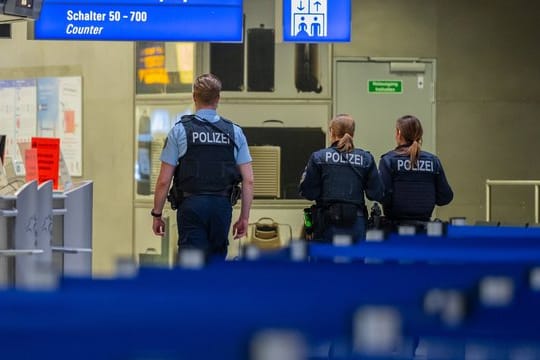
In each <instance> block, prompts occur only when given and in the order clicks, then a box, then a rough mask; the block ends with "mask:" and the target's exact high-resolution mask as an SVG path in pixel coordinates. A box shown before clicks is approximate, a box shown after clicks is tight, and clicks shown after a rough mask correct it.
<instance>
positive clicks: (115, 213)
mask: <svg viewBox="0 0 540 360" xmlns="http://www.w3.org/2000/svg"><path fill="white" fill-rule="evenodd" d="M12 30H13V39H11V40H0V74H1V75H2V78H10V77H19V78H20V77H23V78H24V77H26V76H29V77H33V76H66V75H80V76H82V79H83V176H82V178H84V179H91V180H93V181H94V212H93V221H94V226H93V246H94V257H93V266H94V269H95V272H96V274H107V273H110V272H111V271H112V269H113V266H114V263H115V259H116V257H117V256H125V255H131V253H132V247H133V244H132V242H133V241H132V239H133V230H132V229H133V221H132V213H133V200H132V197H133V196H132V187H133V185H132V178H133V151H134V150H133V146H134V145H133V144H134V141H133V138H134V136H133V126H132V123H133V108H134V105H133V104H134V101H133V93H134V83H133V66H132V58H133V44H132V43H130V42H114V43H105V42H64V41H31V40H26V25H25V23H17V24H14V25H13V26H12ZM76 180H77V179H74V181H76Z"/></svg>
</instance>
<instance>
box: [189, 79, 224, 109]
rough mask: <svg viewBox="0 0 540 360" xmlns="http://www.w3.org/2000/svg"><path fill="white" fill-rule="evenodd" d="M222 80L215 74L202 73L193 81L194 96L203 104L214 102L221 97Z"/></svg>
mask: <svg viewBox="0 0 540 360" xmlns="http://www.w3.org/2000/svg"><path fill="white" fill-rule="evenodd" d="M220 92H221V80H219V79H218V77H217V76H215V75H214V74H202V75H199V76H197V78H196V79H195V81H194V82H193V97H194V98H195V99H197V100H198V101H200V102H201V103H203V104H212V103H214V102H216V101H217V100H218V99H219V93H220Z"/></svg>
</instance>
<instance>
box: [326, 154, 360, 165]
mask: <svg viewBox="0 0 540 360" xmlns="http://www.w3.org/2000/svg"><path fill="white" fill-rule="evenodd" d="M326 162H327V163H334V164H353V165H360V166H362V165H364V157H363V156H362V155H359V154H354V153H339V152H327V153H326Z"/></svg>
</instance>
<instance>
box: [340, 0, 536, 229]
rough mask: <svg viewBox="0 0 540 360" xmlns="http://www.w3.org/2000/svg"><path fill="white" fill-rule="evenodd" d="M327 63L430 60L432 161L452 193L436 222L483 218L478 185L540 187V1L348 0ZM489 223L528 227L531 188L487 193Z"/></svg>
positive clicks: (482, 199)
mask: <svg viewBox="0 0 540 360" xmlns="http://www.w3.org/2000/svg"><path fill="white" fill-rule="evenodd" d="M352 4H353V22H352V29H353V35H352V42H351V43H350V44H341V45H336V46H334V55H335V56H383V57H409V56H410V57H426V58H434V59H436V61H437V77H438V79H437V89H436V118H437V120H436V122H437V136H436V142H437V152H438V155H439V156H440V157H441V159H442V161H443V163H444V165H445V170H446V172H447V175H448V178H449V180H450V182H451V184H452V186H453V188H454V191H455V199H454V201H453V203H452V204H451V205H449V206H447V207H444V208H441V210H440V211H439V216H440V217H442V218H448V217H450V216H466V217H467V218H468V219H469V222H475V221H477V220H483V219H484V218H485V192H484V184H485V180H486V179H535V180H538V179H540V166H538V160H537V159H536V153H537V144H538V140H537V137H538V135H539V134H540V120H539V115H538V113H539V111H540V82H539V81H538V79H540V66H539V65H538V64H540V47H539V46H538V39H539V38H540V31H539V29H538V26H537V25H538V20H539V18H538V14H540V2H537V1H530V0H518V1H514V2H508V1H502V0H500V1H497V0H478V1H468V0H439V1H434V0H353V1H352ZM493 191H494V193H493V204H494V206H493V218H494V219H497V220H501V221H505V222H508V223H525V222H531V221H533V220H534V211H533V206H534V203H533V194H534V193H533V189H532V188H525V189H522V188H519V189H509V188H494V189H493Z"/></svg>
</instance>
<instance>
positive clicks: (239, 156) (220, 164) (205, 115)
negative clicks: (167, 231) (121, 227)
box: [151, 74, 253, 257]
mask: <svg viewBox="0 0 540 360" xmlns="http://www.w3.org/2000/svg"><path fill="white" fill-rule="evenodd" d="M220 91H221V82H220V80H219V79H218V78H217V77H216V76H214V75H212V74H203V75H200V76H198V77H197V78H196V79H195V82H194V84H193V101H194V103H195V110H196V111H195V114H194V115H187V116H184V117H182V119H181V120H180V121H179V122H178V123H176V125H175V126H174V127H173V128H172V129H171V131H170V132H169V134H168V136H167V141H166V143H165V146H164V148H163V151H162V153H161V161H162V163H161V170H160V173H159V176H158V179H157V182H156V187H155V194H154V208H153V209H152V212H151V215H152V216H153V218H154V220H153V224H152V229H153V231H154V234H156V235H160V236H163V235H164V225H165V223H164V221H163V218H162V211H163V207H164V204H165V200H166V198H167V193H168V191H169V188H170V186H171V180H172V179H173V175H174V184H173V187H174V189H173V190H175V191H176V193H177V194H179V197H180V199H177V201H178V202H179V203H178V204H177V206H178V210H177V222H178V234H179V240H178V248H179V251H181V250H182V249H185V248H196V249H200V250H202V251H204V252H205V253H206V255H208V256H211V255H219V256H223V257H224V256H225V255H226V254H227V245H228V242H229V241H228V237H229V228H230V225H231V217H232V206H231V192H233V189H234V187H235V185H236V184H238V183H239V182H240V181H241V183H242V195H241V199H242V205H241V210H240V216H239V218H238V221H236V223H235V224H234V225H233V236H234V238H235V239H236V238H240V237H242V236H244V235H245V234H246V232H247V227H248V219H249V211H250V207H251V202H252V199H253V171H252V167H251V155H250V153H249V149H248V145H247V141H246V137H245V136H244V133H243V132H242V130H241V128H240V127H239V126H237V125H236V124H233V123H232V122H230V121H229V120H226V119H224V118H222V117H220V116H219V115H218V114H217V111H216V109H217V106H218V102H219V99H220Z"/></svg>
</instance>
